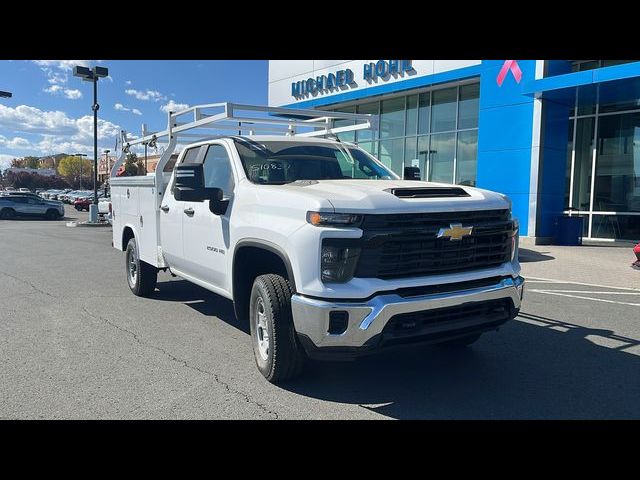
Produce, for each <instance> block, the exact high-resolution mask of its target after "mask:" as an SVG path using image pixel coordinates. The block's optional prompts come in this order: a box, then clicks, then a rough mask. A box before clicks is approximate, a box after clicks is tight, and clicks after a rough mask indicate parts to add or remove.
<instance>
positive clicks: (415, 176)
mask: <svg viewBox="0 0 640 480" xmlns="http://www.w3.org/2000/svg"><path fill="white" fill-rule="evenodd" d="M404 179H405V180H420V167H404Z"/></svg>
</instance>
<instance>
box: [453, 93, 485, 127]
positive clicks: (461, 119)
mask: <svg viewBox="0 0 640 480" xmlns="http://www.w3.org/2000/svg"><path fill="white" fill-rule="evenodd" d="M479 106H480V84H479V83H472V84H471V85H462V86H461V87H460V102H459V104H458V110H459V111H458V128H459V129H461V130H462V129H464V128H478V109H479Z"/></svg>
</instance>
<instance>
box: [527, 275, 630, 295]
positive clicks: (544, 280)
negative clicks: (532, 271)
mask: <svg viewBox="0 0 640 480" xmlns="http://www.w3.org/2000/svg"><path fill="white" fill-rule="evenodd" d="M526 280H527V281H529V282H531V283H569V284H572V285H583V286H585V287H596V288H612V289H614V290H631V291H634V292H640V288H630V287H613V286H611V285H601V284H598V283H584V282H572V281H570V280H556V279H553V278H541V277H526Z"/></svg>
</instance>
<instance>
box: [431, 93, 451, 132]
mask: <svg viewBox="0 0 640 480" xmlns="http://www.w3.org/2000/svg"><path fill="white" fill-rule="evenodd" d="M457 97H458V89H457V88H446V89H443V90H435V91H434V92H433V106H432V107H431V131H432V132H450V131H452V130H455V129H456V110H457V108H456V107H457V105H456V101H457Z"/></svg>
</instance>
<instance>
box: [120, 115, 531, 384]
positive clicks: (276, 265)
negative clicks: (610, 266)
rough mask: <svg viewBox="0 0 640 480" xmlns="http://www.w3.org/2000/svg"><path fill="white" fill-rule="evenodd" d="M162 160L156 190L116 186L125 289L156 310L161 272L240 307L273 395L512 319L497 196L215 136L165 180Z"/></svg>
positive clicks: (275, 140) (511, 228) (304, 143)
mask: <svg viewBox="0 0 640 480" xmlns="http://www.w3.org/2000/svg"><path fill="white" fill-rule="evenodd" d="M194 108H198V107H194ZM274 110H275V109H274ZM282 110H288V109H280V110H276V112H277V113H281V111H282ZM295 112H296V111H295V110H292V114H295ZM305 114H306V115H308V111H305ZM332 114H333V115H335V113H333V112H318V115H326V116H330V115H332ZM341 115H345V114H341ZM354 117H355V118H358V119H359V118H360V117H362V115H361V116H355V115H354ZM340 118H342V117H340ZM170 121H171V122H174V123H177V122H176V121H175V120H174V119H173V118H170ZM201 123H202V121H200V124H201ZM200 124H198V125H200ZM251 128H252V129H253V128H255V127H254V126H253V125H252V127H251ZM185 129H186V128H185ZM169 132H171V128H169ZM155 135H158V136H160V135H162V132H161V133H158V134H155ZM125 140H126V139H125ZM131 143H134V142H131ZM123 144H126V141H125V142H123ZM170 153H171V152H170V151H169V152H168V153H167V154H166V155H165V156H164V158H165V159H166V160H161V162H160V163H159V165H158V166H157V167H156V168H157V170H156V171H157V173H156V176H146V177H121V178H115V177H113V178H111V197H112V199H113V245H114V247H115V248H117V249H118V250H121V251H124V252H126V255H125V257H126V259H125V266H126V271H127V279H128V283H129V287H130V289H131V291H132V292H133V293H134V294H135V295H139V296H152V295H153V292H154V289H155V286H156V282H157V274H158V271H159V270H165V271H166V270H170V271H171V273H173V274H175V275H177V276H179V277H182V278H184V279H186V280H188V281H190V282H193V283H195V284H197V285H200V286H201V287H204V288H206V289H208V290H211V291H213V292H215V293H217V294H219V295H221V296H223V297H226V298H229V299H231V300H233V302H234V307H235V312H236V316H237V317H238V318H239V319H241V320H244V319H248V321H249V325H250V328H251V339H252V344H253V351H254V356H255V360H256V364H257V366H258V369H259V370H260V372H261V373H262V374H263V375H264V376H265V378H267V379H268V380H269V381H271V382H274V383H275V382H280V381H284V380H287V379H289V378H292V377H294V376H296V375H298V374H299V373H300V372H301V370H302V367H303V364H304V361H305V359H306V358H309V357H310V358H317V359H349V358H354V357H355V356H358V355H362V354H368V353H371V352H375V351H379V350H381V349H384V348H386V347H389V346H395V345H403V344H409V343H416V342H426V343H445V344H448V345H451V346H465V345H468V344H470V343H473V342H474V341H475V340H477V339H478V338H479V337H480V335H481V334H482V333H483V332H486V331H490V330H496V329H497V328H498V327H499V326H500V325H502V324H503V323H505V322H507V321H508V320H511V319H513V318H514V317H515V316H516V315H517V314H518V311H519V308H520V304H521V300H522V294H523V285H524V279H523V278H522V277H521V276H520V265H519V263H518V254H517V251H518V223H517V220H516V219H514V218H513V217H512V215H511V202H510V200H509V199H508V198H506V197H505V196H504V195H501V194H499V193H494V192H490V191H487V190H481V189H477V188H471V187H462V186H457V185H447V184H439V183H429V182H422V181H409V180H402V179H400V178H399V177H398V176H397V175H396V174H395V173H393V172H392V171H391V170H389V169H388V168H387V167H386V166H385V165H384V164H382V163H381V162H379V161H378V160H377V159H376V158H374V157H373V156H371V155H370V154H369V153H367V152H366V151H364V150H362V149H360V148H359V147H357V146H355V145H352V144H348V143H345V142H340V141H337V140H327V139H321V138H303V137H301V138H299V137H297V136H293V135H291V136H284V137H279V136H229V137H218V138H215V139H212V140H206V141H203V142H200V143H196V144H192V145H189V146H187V147H186V148H185V149H184V150H183V152H182V153H181V155H180V156H179V158H178V161H177V163H176V166H175V168H174V170H173V172H172V173H170V174H163V173H162V168H163V165H162V162H163V161H168V159H169V155H170ZM123 159H124V155H122V156H121V160H120V161H122V160H123ZM413 174H415V172H412V175H413Z"/></svg>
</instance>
